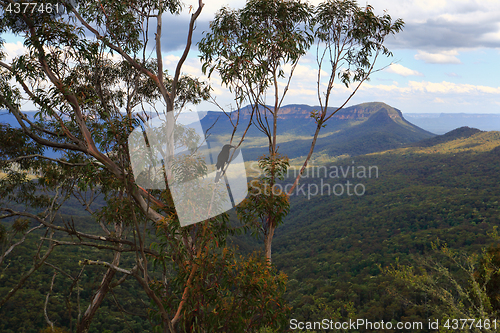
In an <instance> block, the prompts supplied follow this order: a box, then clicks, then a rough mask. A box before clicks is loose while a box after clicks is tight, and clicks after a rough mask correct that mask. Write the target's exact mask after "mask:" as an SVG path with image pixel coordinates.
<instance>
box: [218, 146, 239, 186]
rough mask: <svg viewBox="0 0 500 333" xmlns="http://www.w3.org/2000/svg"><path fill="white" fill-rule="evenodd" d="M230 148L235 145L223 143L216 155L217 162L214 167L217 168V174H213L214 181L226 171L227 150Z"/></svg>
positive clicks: (227, 162) (227, 161)
mask: <svg viewBox="0 0 500 333" xmlns="http://www.w3.org/2000/svg"><path fill="white" fill-rule="evenodd" d="M231 148H236V147H235V146H231V145H224V147H222V150H221V151H220V153H219V156H217V164H216V165H215V167H216V168H217V174H216V175H215V182H216V183H218V182H219V180H220V178H221V177H222V175H223V174H224V172H225V171H226V170H225V169H226V164H229V150H230V149H231Z"/></svg>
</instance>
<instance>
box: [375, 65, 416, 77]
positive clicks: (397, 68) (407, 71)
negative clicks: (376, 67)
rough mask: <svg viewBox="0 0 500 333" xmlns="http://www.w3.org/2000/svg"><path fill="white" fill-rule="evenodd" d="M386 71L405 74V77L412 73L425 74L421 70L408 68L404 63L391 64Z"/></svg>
mask: <svg viewBox="0 0 500 333" xmlns="http://www.w3.org/2000/svg"><path fill="white" fill-rule="evenodd" d="M384 71H386V72H389V73H394V74H398V75H401V76H405V77H406V76H410V75H414V76H423V74H422V73H420V72H419V71H416V70H413V69H409V68H407V67H405V66H403V65H400V64H391V65H390V66H389V67H387V68H386V69H385V70H384Z"/></svg>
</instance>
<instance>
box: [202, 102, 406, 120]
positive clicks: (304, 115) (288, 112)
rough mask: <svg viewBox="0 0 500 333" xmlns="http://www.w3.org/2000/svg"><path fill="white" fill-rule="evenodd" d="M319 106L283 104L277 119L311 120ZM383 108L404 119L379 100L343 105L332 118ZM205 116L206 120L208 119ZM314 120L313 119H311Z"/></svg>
mask: <svg viewBox="0 0 500 333" xmlns="http://www.w3.org/2000/svg"><path fill="white" fill-rule="evenodd" d="M319 109H320V107H319V106H309V105H305V104H290V105H285V106H282V107H281V108H280V111H279V114H278V119H279V120H311V121H313V120H312V119H311V117H310V115H311V112H312V111H314V110H319ZM382 109H385V110H387V113H388V115H389V117H390V118H391V119H393V120H397V119H404V118H403V114H402V113H401V111H399V110H398V109H395V108H393V107H391V106H389V105H387V104H385V103H381V102H371V103H363V104H358V105H353V106H350V107H345V108H343V109H341V110H340V111H338V112H337V113H335V115H334V116H333V117H332V119H336V120H350V121H362V120H366V119H368V118H370V117H371V116H372V115H374V114H375V113H377V112H378V111H380V110H382ZM261 110H264V107H261ZM336 110H337V107H329V108H328V113H329V114H330V113H332V112H335V111H336ZM266 113H267V115H268V117H271V114H270V113H269V112H266ZM250 114H251V109H250V108H249V107H248V106H247V107H244V108H243V109H242V110H241V112H240V119H241V120H248V119H249V117H250ZM218 115H220V113H219V112H211V111H209V112H208V113H207V116H206V117H209V118H210V119H211V118H214V117H216V116H218ZM209 118H207V119H206V120H208V119H209ZM231 118H232V119H233V120H235V119H236V118H237V113H236V112H232V113H231ZM313 122H314V121H313Z"/></svg>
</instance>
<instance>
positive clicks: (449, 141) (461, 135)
mask: <svg viewBox="0 0 500 333" xmlns="http://www.w3.org/2000/svg"><path fill="white" fill-rule="evenodd" d="M474 130H475V129H470V128H459V129H457V130H455V131H451V132H449V133H447V134H444V135H440V136H437V137H434V138H432V139H430V140H425V141H422V142H419V143H417V144H415V145H413V146H407V147H403V148H399V149H395V150H387V151H383V152H377V153H373V154H370V155H381V154H382V155H383V154H390V155H412V154H435V153H446V154H457V153H463V152H468V153H484V152H491V151H498V149H499V148H498V146H500V132H497V131H490V132H482V131H479V130H475V131H476V133H475V134H472V132H473V131H474ZM466 133H467V134H466Z"/></svg>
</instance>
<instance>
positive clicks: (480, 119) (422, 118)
mask: <svg viewBox="0 0 500 333" xmlns="http://www.w3.org/2000/svg"><path fill="white" fill-rule="evenodd" d="M405 117H406V119H408V120H409V121H411V122H412V123H413V124H415V125H417V126H419V127H421V128H423V129H425V130H427V131H429V132H432V133H435V134H444V133H447V132H449V131H451V130H453V129H455V128H459V127H463V126H469V127H474V128H478V129H480V130H482V131H500V114H491V113H490V114H476V113H441V114H436V113H405Z"/></svg>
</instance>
